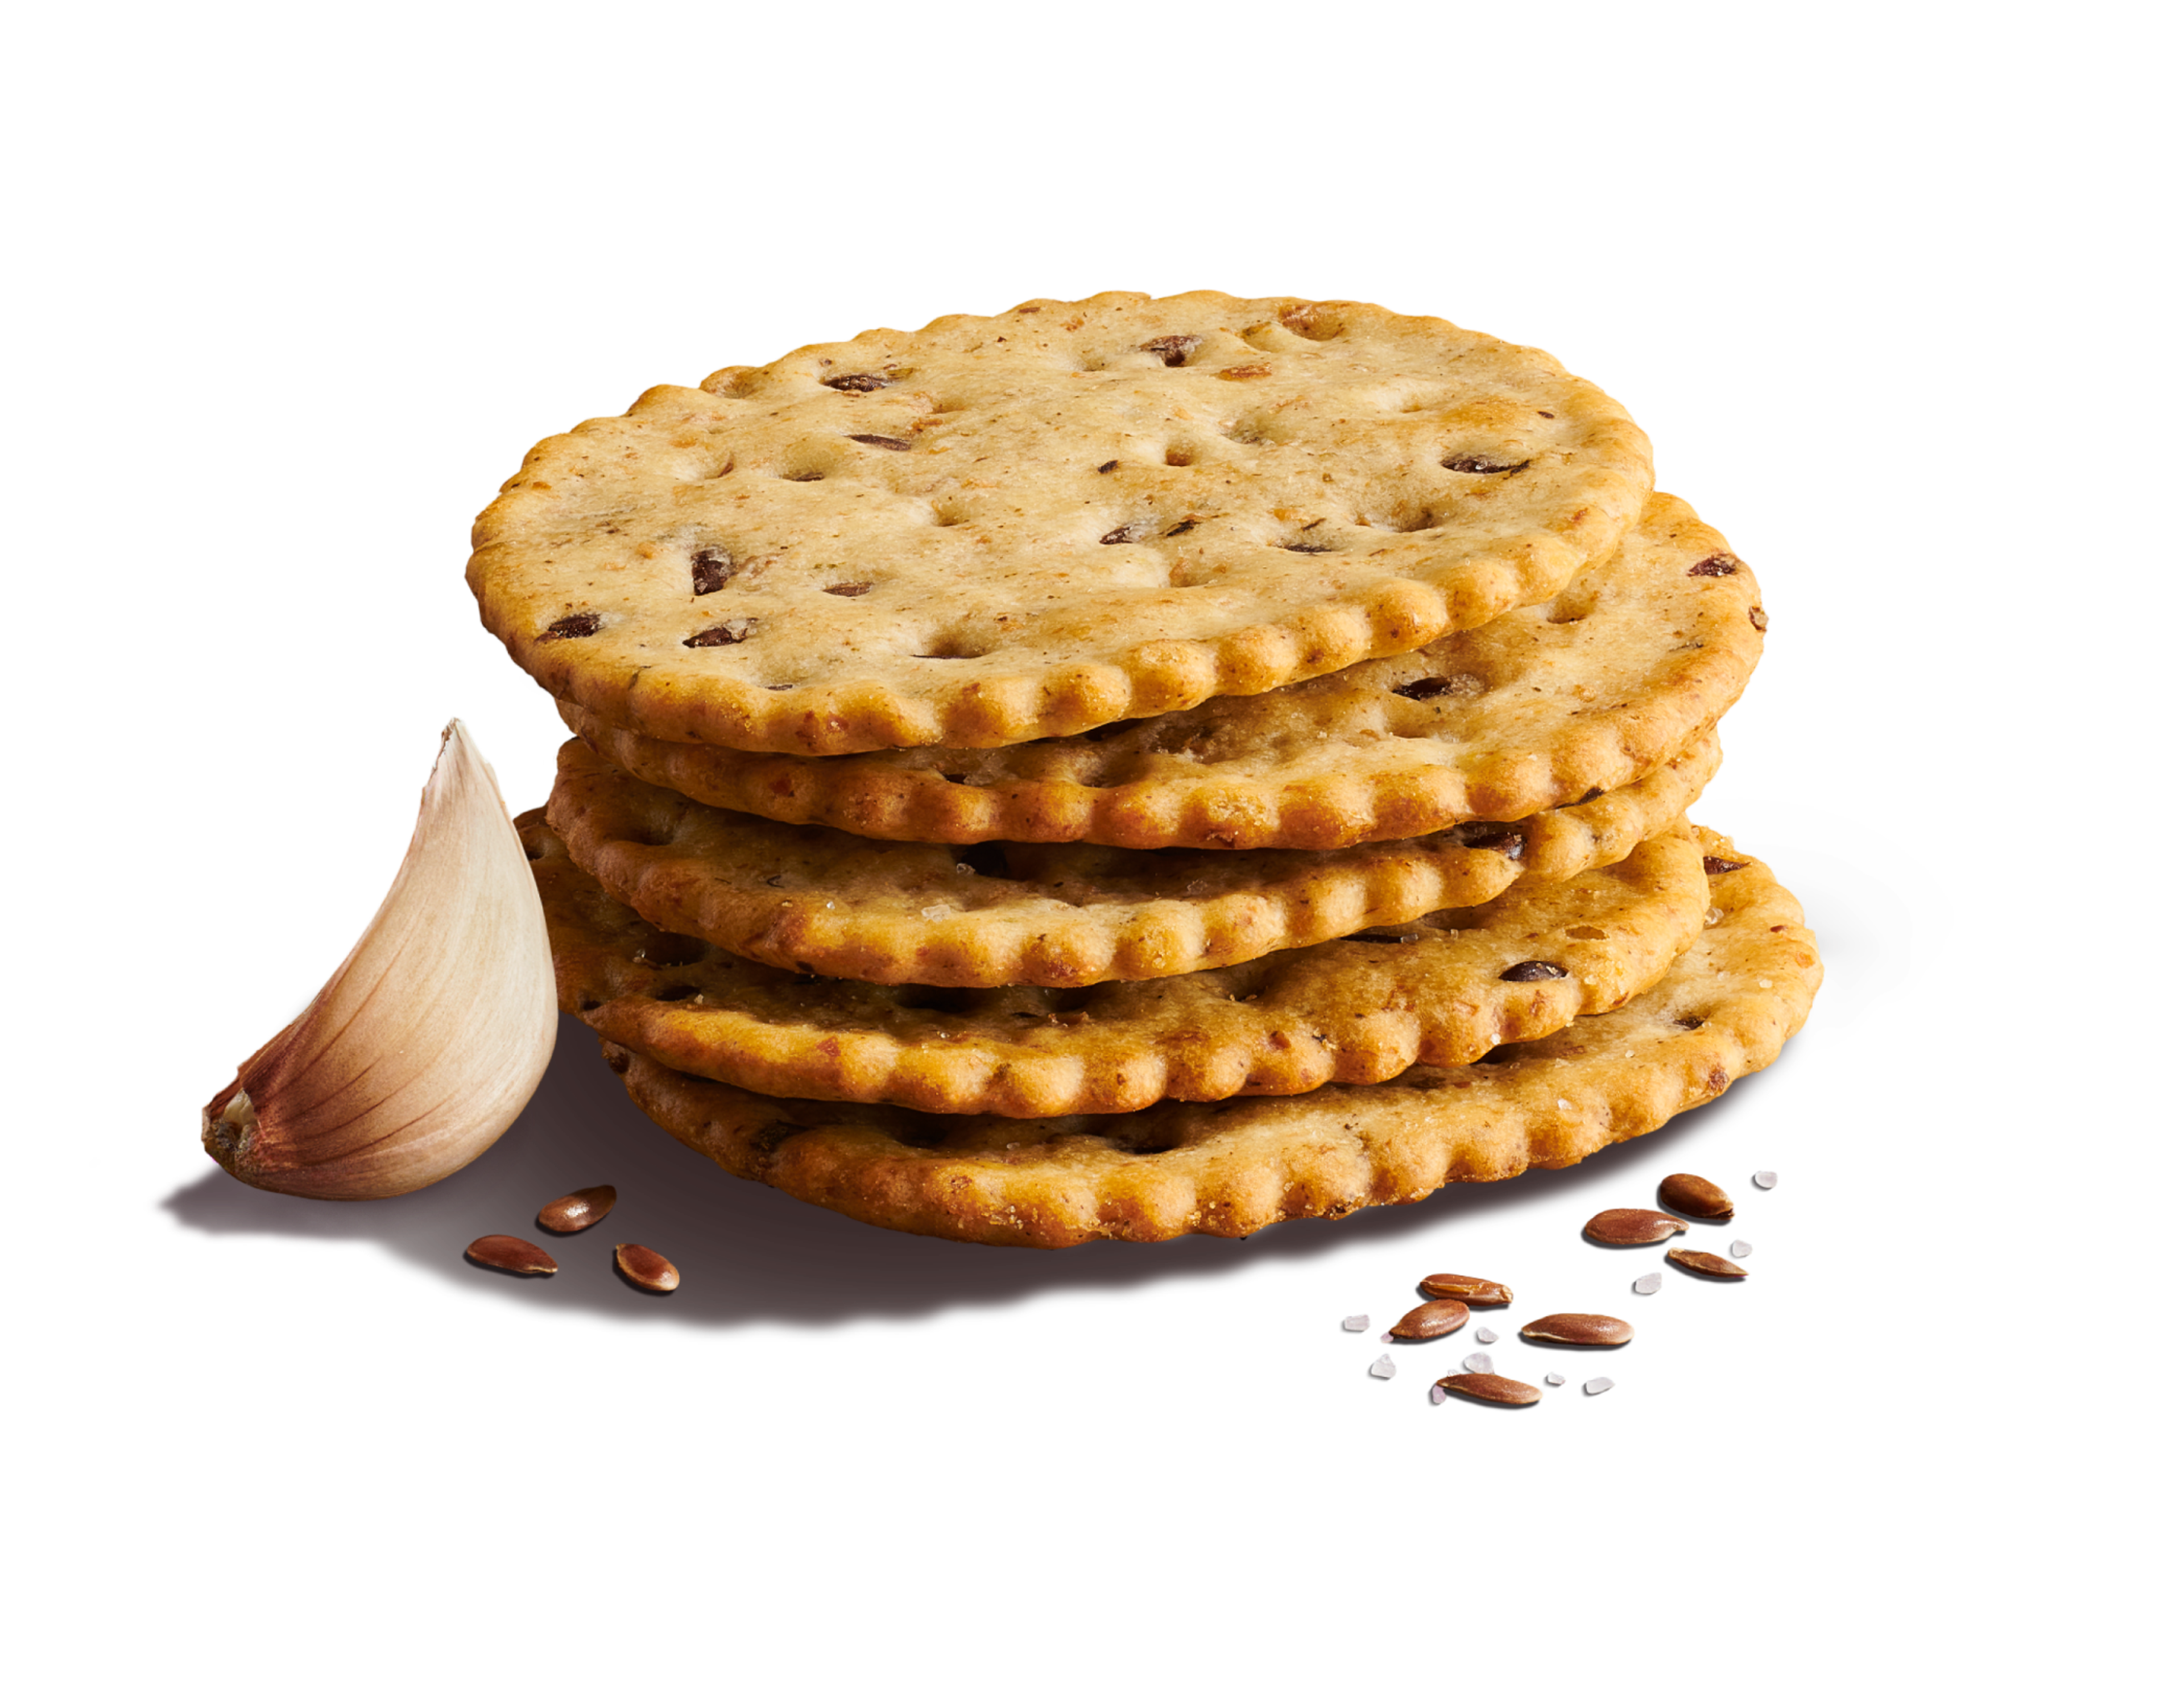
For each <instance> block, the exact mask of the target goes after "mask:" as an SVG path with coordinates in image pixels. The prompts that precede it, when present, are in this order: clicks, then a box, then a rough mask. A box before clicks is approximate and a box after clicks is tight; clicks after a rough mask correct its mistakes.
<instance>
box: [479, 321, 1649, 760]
mask: <svg viewBox="0 0 2184 1692" xmlns="http://www.w3.org/2000/svg"><path fill="white" fill-rule="evenodd" d="M1651 487H1652V458H1651V449H1650V448H1649V447H1648V445H1647V443H1646V439H1645V437H1644V436H1643V435H1642V434H1641V433H1640V432H1639V431H1638V429H1637V427H1636V426H1635V424H1633V423H1632V422H1631V421H1630V418H1629V417H1628V416H1627V415H1625V414H1624V410H1623V409H1622V408H1621V407H1620V406H1619V405H1617V404H1615V402H1614V401H1613V400H1612V399H1610V398H1607V395H1605V394H1603V393H1602V392H1600V391H1599V390H1598V389H1597V388H1596V387H1593V386H1592V385H1591V384H1590V383H1588V382H1585V381H1580V380H1578V379H1577V378H1576V377H1574V376H1571V375H1569V373H1568V372H1567V371H1566V370H1563V368H1562V366H1561V365H1558V364H1557V363H1556V362H1555V361H1554V360H1553V359H1551V358H1549V357H1548V356H1547V355H1546V354H1545V353H1540V352H1536V351H1534V350H1532V349H1530V348H1519V347H1512V346H1509V345H1507V344H1506V343H1504V342H1499V341H1496V340H1494V339H1492V338H1491V337H1488V336H1484V335H1478V334H1474V333H1472V332H1470V331H1465V330H1460V329H1457V328H1455V327H1453V326H1451V325H1449V324H1446V323H1444V322H1442V321H1440V320H1439V319H1437V318H1428V317H1405V316H1400V315H1398V314H1396V313H1393V312H1390V311H1386V310H1383V309H1380V308H1379V307H1377V306H1371V305H1364V304H1359V303H1351V302H1345V301H1327V302H1319V303H1312V302H1307V301H1302V300H1297V299H1294V298H1268V299H1250V300H1245V299H1234V298H1230V297H1229V296H1228V295H1226V294H1218V293H1191V294H1178V295H1176V296H1174V297H1173V298H1167V299H1159V300H1156V299H1152V298H1148V297H1146V296H1145V295H1143V294H1129V293H1109V294H1100V295H1098V296H1095V298H1090V299H1085V300H1079V301H1075V302H1058V301H1036V302H1031V303H1027V304H1026V305H1024V306H1021V307H1019V308H1017V310H1015V311H1013V312H1011V313H1007V314H1003V315H1001V316H999V317H944V318H941V319H939V320H936V321H934V322H933V323H932V324H930V325H928V326H927V327H926V328H924V329H922V330H919V331H914V332H903V331H896V330H888V329H876V330H872V331H869V332H867V333H866V334H864V335H861V336H859V337H857V338H856V339H855V340H854V341H849V342H839V343H835V344H831V345H822V346H812V347H805V348H801V349H799V351H797V352H794V353H790V354H788V356H786V357H785V358H783V359H778V360H777V361H776V362H775V363H773V364H771V365H766V366H765V367H763V368H762V369H748V368H743V367H737V368H733V369H731V370H722V371H720V372H718V373H716V375H715V376H711V377H709V378H708V379H707V380H706V381H705V384H704V386H703V387H702V388H685V387H656V388H654V389H652V390H650V391H649V392H647V393H645V394H644V395H643V397H641V398H639V399H638V402H637V404H635V405H634V406H633V407H632V408H631V409H630V410H629V412H628V413H627V414H626V415H623V416H621V417H615V418H597V419H593V420H592V421H590V422H588V423H585V424H582V425H581V426H578V427H577V429H576V430H575V431H572V432H571V433H569V434H566V435H558V436H555V437H553V438H551V439H549V440H547V441H544V442H540V443H539V445H538V446H537V447H535V448H532V451H531V453H530V454H529V455H528V456H527V457H526V459H524V462H523V467H522V469H521V470H519V471H518V472H517V473H516V474H515V476H513V477H511V478H510V480H509V481H508V482H507V483H506V484H505V485H504V487H503V489H502V492H501V496H500V498H498V499H497V500H495V501H494V502H493V504H492V505H491V506H490V507H489V508H488V509H487V510H486V511H485V512H484V514H483V515H482V516H481V517H480V518H479V519H478V522H477V526H476V531H475V534H474V537H473V538H474V543H475V545H476V552H475V553H474V554H472V557H471V565H470V571H469V580H470V583H471V588H472V590H473V592H474V593H476V596H477V600H478V605H479V609H480V612H481V615H482V617H483V619H484V621H485V623H486V626H487V627H488V628H489V629H491V630H492V631H493V633H494V634H496V635H497V636H499V637H500V639H501V640H502V641H503V643H505V645H506V646H507V648H508V650H509V653H510V656H512V657H513V658H514V659H515V661H516V662H517V663H518V664H520V665H522V666H523V667H524V669H525V670H526V671H529V672H530V673H531V675H532V676H534V677H536V678H537V679H538V682H540V683H541V685H543V687H546V688H547V690H548V691H549V692H550V693H554V695H556V696H557V697H559V698H564V699H570V700H572V701H573V702H575V703H576V704H579V705H581V706H582V707H583V708H584V709H585V710H588V711H591V712H593V713H595V714H596V715H599V716H600V717H602V718H604V719H605V720H606V721H610V722H613V723H617V724H621V725H623V726H628V727H632V728H636V729H638V730H640V731H642V732H644V733H646V734H648V735H650V736H652V737H656V738H660V739H664V740H670V741H675V740H689V741H705V742H710V743H715V744H718V745H723V746H734V747H742V748H744V749H750V750H755V751H772V752H788V753H797V754H838V753H855V752H863V751H868V750H872V749H875V748H880V747H901V746H926V745H938V744H946V745H951V746H998V745H1006V744H1009V743H1015V742H1018V741H1024V740H1029V739H1032V738H1034V737H1037V736H1040V735H1055V734H1074V733H1078V732H1082V731H1084V730H1086V729H1089V728H1092V727H1095V726H1098V725H1100V724H1102V723H1106V722H1112V721H1117V719H1120V718H1125V717H1140V716H1148V715H1153V714H1155V713H1156V712H1161V711H1169V710H1184V709H1187V708H1189V707H1190V706H1192V705H1195V704H1198V703H1199V702H1200V701H1201V700H1203V699H1208V698H1211V697H1212V696H1213V695H1215V694H1234V693H1263V692H1264V691H1266V690H1267V689H1268V688H1270V687H1280V686H1282V685H1283V684H1284V683H1285V682H1292V681H1295V680H1297V679H1298V678H1300V677H1301V676H1318V675H1323V674H1325V673H1327V672H1328V671H1334V670H1340V669H1341V668H1343V667H1344V666H1345V665H1351V664H1355V663H1358V662H1360V661H1362V660H1366V659H1369V658H1373V657H1376V656H1379V655H1382V654H1389V653H1396V652H1408V651H1411V650H1413V649H1415V648H1418V647H1420V646H1423V645H1424V644H1425V643H1427V642H1429V641H1431V640H1434V639H1435V638H1437V637H1439V636H1440V635H1442V634H1444V633H1446V632H1448V631H1449V630H1451V629H1456V628H1469V627H1474V626H1477V625H1479V624H1480V623H1483V622H1485V621H1488V620H1489V619H1490V618H1492V617H1495V616H1497V615H1500V614H1501V613H1502V612H1503V611H1506V610H1507V609H1510V608H1511V607H1512V606H1514V605H1520V604H1533V603H1535V602H1537V601H1539V600H1542V599H1545V598H1548V597H1550V596H1551V595H1552V594H1553V593H1556V592H1557V590H1558V589H1560V588H1561V587H1562V586H1563V584H1564V583H1565V582H1567V581H1568V579H1569V577H1570V576H1571V575H1572V573H1573V572H1574V571H1575V570H1578V569H1580V568H1581V567H1583V566H1584V565H1586V564H1587V563H1589V562H1591V560H1593V559H1596V558H1599V557H1602V556H1603V555H1605V554H1607V553H1608V552H1610V551H1612V550H1613V548H1614V547H1615V546H1616V544H1617V543H1619V541H1620V540H1621V538H1622V537H1623V535H1624V532H1625V531H1626V530H1627V529H1628V528H1629V527H1630V525H1631V524H1632V523H1633V522H1634V521H1635V520H1636V518H1637V515H1638V512H1639V509H1640V507H1641V505H1642V504H1643V503H1644V500H1645V498H1646V493H1648V492H1649V491H1650V489H1651Z"/></svg>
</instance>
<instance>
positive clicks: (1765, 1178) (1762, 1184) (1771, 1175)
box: [1752, 1169, 1775, 1192]
mask: <svg viewBox="0 0 2184 1692" xmlns="http://www.w3.org/2000/svg"><path fill="white" fill-rule="evenodd" d="M1774 1184H1775V1172H1774V1171H1773V1170H1771V1169H1763V1170H1761V1171H1760V1172H1758V1174H1756V1175H1754V1176H1753V1177H1752V1185H1753V1186H1755V1187H1757V1188H1759V1189H1760V1190H1761V1191H1762V1192H1764V1191H1766V1190H1767V1189H1768V1188H1771V1187H1772V1186H1774Z"/></svg>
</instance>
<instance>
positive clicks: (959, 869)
mask: <svg viewBox="0 0 2184 1692" xmlns="http://www.w3.org/2000/svg"><path fill="white" fill-rule="evenodd" d="M956 874H957V875H959V876H975V875H977V874H978V871H976V870H975V869H973V868H972V866H971V865H968V864H958V865H956Z"/></svg>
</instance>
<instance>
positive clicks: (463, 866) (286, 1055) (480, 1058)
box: [203, 720, 557, 1199]
mask: <svg viewBox="0 0 2184 1692" xmlns="http://www.w3.org/2000/svg"><path fill="white" fill-rule="evenodd" d="M556 1021H557V1016H556V1008H555V1005H554V957H553V953H552V951H551V950H550V949H549V947H548V944H547V940H546V916H545V912H544V910H543V909H542V908H541V907H540V905H539V902H538V887H537V884H536V883H535V882H533V881H532V877H531V865H530V863H529V861H528V860H527V859H526V856H525V854H524V850H523V846H522V843H521V841H520V840H518V839H517V838H516V834H515V826H514V825H513V824H512V823H510V821H509V817H508V811H507V808H506V807H505V806H504V804H502V803H501V798H500V789H499V787H498V786H497V785H496V784H495V782H494V781H493V770H492V766H491V765H487V762H486V761H485V760H484V758H483V757H482V756H481V755H480V754H479V752H478V749H477V746H476V743H475V742H473V741H472V740H471V737H470V732H469V731H468V730H467V729H465V727H464V726H463V725H462V723H461V721H460V720H458V721H453V722H450V723H449V724H448V726H447V729H446V731H445V732H444V733H443V735H442V736H441V737H440V754H439V756H438V758H437V760H435V761H434V763H433V765H432V777H431V779H430V780H429V781H427V782H426V784H425V793H424V798H423V799H422V801H421V803H420V804H419V806H418V811H417V828H416V832H415V834H413V835H412V836H411V838H410V841H409V853H408V854H407V855H406V856H405V857H404V859H403V860H402V868H401V870H400V871H399V872H398V874H397V875H396V876H395V877H394V885H393V887H392V888H388V890H387V898H386V899H385V900H384V901H383V902H382V904H381V905H380V907H379V912H378V914H377V915H376V916H374V917H373V918H372V919H371V926H370V927H368V928H366V929H365V932H364V938H361V939H360V940H359V941H358V942H357V943H356V945H355V947H354V949H352V950H351V951H350V953H349V955H348V957H347V958H346V959H345V960H343V963H342V966H341V967H340V968H339V969H338V970H337V971H334V975H333V979H332V980H331V981H329V982H327V983H326V986H325V987H323V988H320V990H319V995H318V997H317V998H315V999H313V1000H312V1001H311V1002H310V1004H309V1005H307V1006H305V1007H304V1011H303V1014H302V1015H300V1016H298V1017H297V1018H296V1020H295V1021H292V1022H291V1023H290V1024H289V1025H288V1026H287V1027H285V1028H283V1029H282V1030H281V1032H279V1033H277V1034H276V1035H275V1036H274V1037H273V1038H271V1039H270V1040H269V1041H267V1042H266V1043H265V1045H263V1046H261V1047H260V1048H259V1049H258V1050H257V1052H255V1053H254V1054H253V1055H252V1056H251V1057H250V1058H249V1059H248V1060H247V1061H246V1062H245V1063H244V1064H243V1065H242V1068H241V1069H240V1070H238V1071H237V1074H236V1077H235V1080H234V1081H233V1082H231V1083H230V1084H229V1085H227V1086H226V1087H225V1088H221V1089H220V1092H218V1093H217V1094H214V1095H213V1099H212V1102H211V1103H210V1104H209V1105H206V1106H205V1108H204V1114H203V1138H204V1148H205V1150H206V1151H207V1152H209V1154H210V1155H211V1156H212V1158H213V1160H214V1162H216V1163H218V1164H219V1165H220V1167H221V1168H223V1169H225V1170H226V1172H228V1173H229V1174H231V1175H232V1176H233V1177H235V1178H236V1179H237V1180H238V1181H242V1182H247V1183H248V1184H249V1185H251V1186H253V1187H263V1188H267V1189H268V1190H270V1191H272V1192H276V1193H292V1194H299V1195H301V1196H303V1197H305V1198H312V1199H384V1198H391V1197H393V1195H394V1194H398V1193H409V1192H414V1191H415V1190H416V1189H417V1188H420V1187H424V1186H428V1185H430V1184H431V1183H433V1182H435V1181H437V1180H439V1179H441V1178H442V1177H444V1176H448V1175H452V1174H454V1172H455V1171H457V1170H458V1169H460V1168H461V1167H462V1166H464V1165H465V1164H466V1163H468V1162H470V1161H471V1159H473V1158H475V1157H476V1156H477V1155H478V1154H479V1153H480V1152H482V1151H483V1150H484V1149H486V1148H487V1146H489V1145H491V1144H493V1142H494V1141H495V1140H496V1139H498V1138H500V1136H501V1133H502V1132H503V1131H504V1130H505V1129H506V1128H507V1127H508V1125H509V1124H510V1122H514V1121H515V1118H516V1115H517V1113H518V1112H520V1111H521V1110H522V1109H523V1107H524V1105H526V1103H528V1102H529V1100H530V1098H531V1095H532V1093H533V1092H535V1091H536V1090H537V1089H538V1082H539V1078H540V1077H542V1076H543V1075H544V1074H545V1072H546V1063H547V1060H548V1059H549V1058H550V1057H552V1056H553V1055H554V1027H555V1023H556Z"/></svg>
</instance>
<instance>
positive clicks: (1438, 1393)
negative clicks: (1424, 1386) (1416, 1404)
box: [1426, 1381, 1448, 1404]
mask: <svg viewBox="0 0 2184 1692" xmlns="http://www.w3.org/2000/svg"><path fill="white" fill-rule="evenodd" d="M1447 1401H1448V1394H1446V1393H1445V1392H1443V1391H1442V1390H1441V1388H1440V1382H1438V1381H1435V1383H1434V1389H1433V1390H1432V1391H1431V1392H1429V1393H1428V1394H1426V1402H1427V1403H1428V1404H1446V1402H1447Z"/></svg>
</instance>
